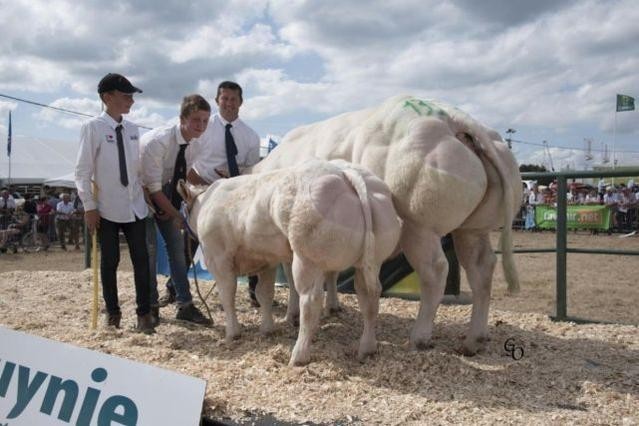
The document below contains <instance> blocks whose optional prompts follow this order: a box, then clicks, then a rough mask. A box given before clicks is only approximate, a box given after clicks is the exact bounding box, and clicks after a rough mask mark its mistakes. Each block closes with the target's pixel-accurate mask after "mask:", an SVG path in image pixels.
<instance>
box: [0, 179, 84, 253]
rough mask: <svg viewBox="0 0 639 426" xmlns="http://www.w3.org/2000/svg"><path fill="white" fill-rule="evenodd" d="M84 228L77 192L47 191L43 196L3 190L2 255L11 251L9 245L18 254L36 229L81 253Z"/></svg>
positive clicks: (0, 215) (0, 207)
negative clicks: (26, 239)
mask: <svg viewBox="0 0 639 426" xmlns="http://www.w3.org/2000/svg"><path fill="white" fill-rule="evenodd" d="M83 229H84V209H83V206H82V201H81V200H80V198H79V197H78V196H77V193H76V191H75V190H74V191H71V192H69V193H65V192H62V193H56V192H55V191H54V190H53V189H50V188H46V189H44V190H43V191H42V195H35V196H34V195H32V194H25V195H24V196H21V195H20V194H19V193H17V192H15V191H12V190H11V189H10V188H7V187H3V188H1V189H0V252H6V251H7V245H8V243H11V244H12V247H13V248H14V251H15V250H16V249H17V247H19V246H20V242H21V241H22V238H23V237H24V236H25V235H26V234H28V233H29V232H32V231H34V230H35V231H36V232H38V233H41V234H44V235H46V236H47V239H48V241H49V242H50V243H55V244H59V246H60V247H61V248H62V249H63V250H67V245H70V246H71V247H73V248H75V249H76V250H80V243H81V236H82V235H83V232H82V230H83Z"/></svg>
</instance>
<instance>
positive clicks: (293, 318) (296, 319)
mask: <svg viewBox="0 0 639 426" xmlns="http://www.w3.org/2000/svg"><path fill="white" fill-rule="evenodd" d="M286 322H287V323H289V324H290V325H291V326H293V327H299V326H300V316H299V315H287V316H286Z"/></svg>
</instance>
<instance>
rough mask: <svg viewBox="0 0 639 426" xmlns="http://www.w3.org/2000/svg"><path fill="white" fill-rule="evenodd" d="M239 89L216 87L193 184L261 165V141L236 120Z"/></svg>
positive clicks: (225, 84)
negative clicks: (211, 116) (216, 108)
mask: <svg viewBox="0 0 639 426" xmlns="http://www.w3.org/2000/svg"><path fill="white" fill-rule="evenodd" d="M242 102H243V97H242V87H241V86H240V85H239V84H237V83H235V82H233V81H223V82H221V83H220V84H219V85H218V87H217V95H216V96H215V103H216V104H217V106H218V113H217V114H215V115H214V116H213V118H212V119H211V122H210V123H209V125H208V127H207V129H206V132H204V135H202V137H201V140H202V142H203V143H204V149H205V150H206V152H205V153H204V154H203V155H202V157H200V159H198V162H197V164H196V166H194V168H193V169H192V170H191V171H189V180H190V181H191V182H193V183H200V184H210V183H213V182H215V181H216V180H218V179H221V178H229V177H234V176H237V175H238V174H242V172H243V171H244V170H246V169H247V168H249V167H252V166H254V165H255V164H257V162H258V161H260V137H259V136H258V135H257V133H256V132H255V131H254V130H253V129H251V128H250V127H249V126H248V125H246V123H244V122H243V121H242V120H241V119H240V118H239V113H240V107H241V106H242ZM256 286H257V276H251V277H249V295H250V296H251V301H252V303H253V304H254V305H255V306H257V305H258V304H257V298H256V297H255V287H256Z"/></svg>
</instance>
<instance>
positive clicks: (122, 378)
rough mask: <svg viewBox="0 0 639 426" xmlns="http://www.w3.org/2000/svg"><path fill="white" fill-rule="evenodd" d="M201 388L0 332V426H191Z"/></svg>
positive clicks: (145, 368) (143, 367)
mask: <svg viewBox="0 0 639 426" xmlns="http://www.w3.org/2000/svg"><path fill="white" fill-rule="evenodd" d="M149 350H152V348H149ZM205 388H206V382H205V381H204V380H201V379H197V378H195V377H190V376H185V375H183V374H179V373H176V372H173V371H170V370H164V369H162V368H158V367H154V366H151V365H148V364H142V363H139V362H134V361H129V360H126V359H123V358H118V357H115V356H111V355H107V354H104V353H101V352H95V351H91V350H88V349H84V348H79V347H76V346H72V345H69V344H66V343H60V342H56V341H53V340H49V339H44V338H42V337H36V336H32V335H29V334H25V333H21V332H17V331H14V330H10V329H7V328H3V327H0V425H2V426H5V425H6V426H19V425H24V426H34V425H68V424H73V425H83V426H90V425H111V424H119V425H149V426H150V425H154V426H157V425H193V426H196V425H199V423H200V418H201V412H202V402H203V400H204V391H205Z"/></svg>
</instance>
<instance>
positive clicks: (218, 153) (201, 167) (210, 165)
mask: <svg viewBox="0 0 639 426" xmlns="http://www.w3.org/2000/svg"><path fill="white" fill-rule="evenodd" d="M227 123H228V122H227V121H226V120H224V119H223V118H222V117H221V116H220V115H219V114H215V115H214V116H213V118H212V119H211V121H210V122H209V125H208V127H207V128H206V132H204V134H203V135H202V136H201V137H200V139H201V141H202V145H203V146H202V148H203V150H204V152H203V153H202V155H201V156H198V158H197V159H196V160H195V162H194V164H193V169H194V170H195V171H196V172H197V174H198V175H200V177H201V178H202V179H204V180H206V181H208V182H210V183H213V182H214V181H216V180H218V179H219V178H220V176H219V175H218V174H217V173H215V169H223V170H228V163H227V161H226V144H225V137H226V127H225V126H226V124H227ZM231 125H232V126H233V127H232V128H231V134H232V135H233V139H234V140H235V145H236V146H237V155H236V156H235V159H236V160H237V165H238V167H239V168H240V172H241V170H242V169H243V168H246V167H250V166H253V165H255V164H257V162H258V161H260V137H259V136H258V135H257V133H255V131H254V130H253V129H251V128H250V127H249V126H247V125H246V124H245V123H244V122H243V121H242V120H240V119H239V118H238V119H236V120H235V121H233V122H232V123H231Z"/></svg>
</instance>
